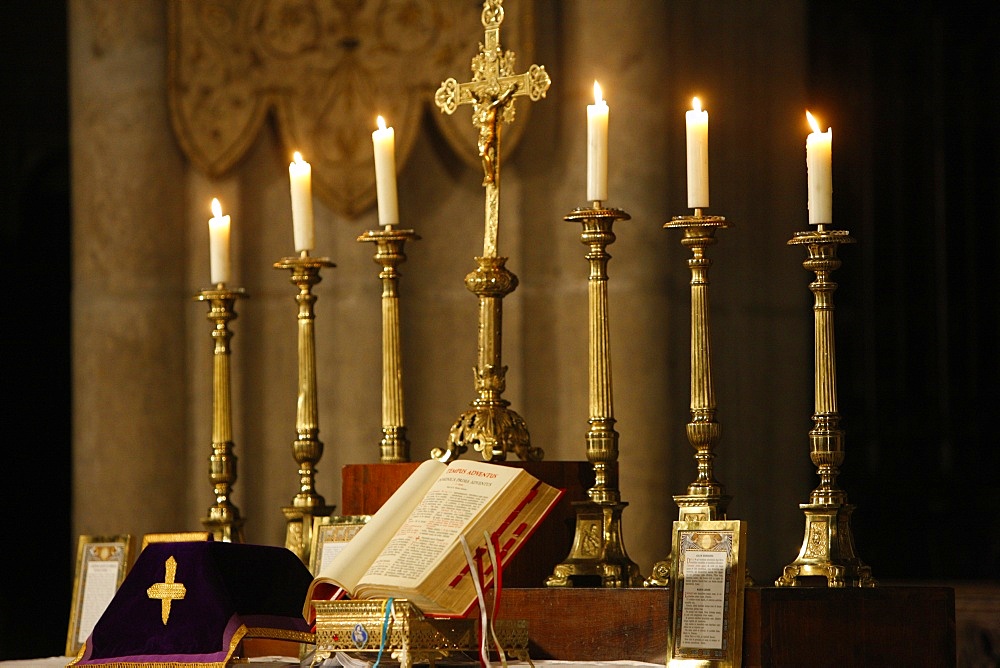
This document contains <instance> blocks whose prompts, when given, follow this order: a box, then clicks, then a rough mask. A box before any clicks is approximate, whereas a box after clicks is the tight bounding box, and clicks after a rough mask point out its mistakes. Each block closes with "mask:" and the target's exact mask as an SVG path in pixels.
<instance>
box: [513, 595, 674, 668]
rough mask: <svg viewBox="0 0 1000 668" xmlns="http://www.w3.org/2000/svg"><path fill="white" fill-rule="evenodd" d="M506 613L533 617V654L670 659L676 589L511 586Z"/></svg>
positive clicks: (569, 658) (589, 658)
mask: <svg viewBox="0 0 1000 668" xmlns="http://www.w3.org/2000/svg"><path fill="white" fill-rule="evenodd" d="M500 617H501V618H508V619H526V620H527V621H528V637H529V639H530V642H529V645H528V651H529V653H530V655H531V658H532V659H556V660H561V661H620V660H626V659H627V660H632V661H647V662H649V663H664V661H665V658H666V655H667V630H668V625H669V623H670V622H669V620H670V590H669V589H665V588H662V587H657V588H649V589H506V590H504V591H503V592H502V593H501V596H500Z"/></svg>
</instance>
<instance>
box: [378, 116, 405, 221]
mask: <svg viewBox="0 0 1000 668" xmlns="http://www.w3.org/2000/svg"><path fill="white" fill-rule="evenodd" d="M377 122H378V130H376V131H375V132H373V133H372V144H373V145H374V147H375V192H376V193H377V195H378V221H379V224H380V225H382V226H383V227H384V228H385V229H389V228H390V227H392V226H393V225H397V224H399V202H398V200H397V198H396V133H395V131H394V130H393V129H392V128H387V127H385V119H384V118H382V117H381V116H379V117H378V121H377Z"/></svg>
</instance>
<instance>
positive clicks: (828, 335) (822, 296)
mask: <svg viewBox="0 0 1000 668" xmlns="http://www.w3.org/2000/svg"><path fill="white" fill-rule="evenodd" d="M852 243H854V239H853V238H851V237H850V236H849V235H848V233H847V231H846V230H824V229H819V230H816V231H807V232H796V233H795V236H794V237H793V238H792V239H791V240H789V242H788V244H789V245H804V246H806V249H807V251H808V253H809V257H808V258H807V259H806V260H805V261H804V262H803V263H802V266H803V267H805V269H806V270H807V271H812V272H814V273H815V274H816V280H815V281H813V282H812V283H810V284H809V289H810V291H811V292H812V293H813V296H814V303H813V323H814V330H815V336H814V338H815V341H814V346H815V348H814V355H815V378H814V392H815V412H814V413H813V416H812V420H813V428H812V429H811V430H810V431H809V443H810V453H809V459H810V460H811V461H812V463H813V464H814V465H815V466H816V473H817V475H819V479H820V481H819V485H818V486H817V487H816V488H815V489H814V490H813V491H812V493H811V494H810V495H809V503H804V504H800V505H799V507H800V508H802V511H803V513H805V519H806V527H805V537H804V538H803V541H802V548H801V549H800V550H799V556H798V557H797V558H796V559H795V561H793V562H792V563H791V564H789V565H788V566H785V568H784V571H783V573H782V575H781V577H779V578H778V579H777V580H776V581H775V584H776V585H778V586H779V587H796V586H799V585H802V584H803V583H804V580H803V578H814V577H821V578H825V579H826V583H827V585H828V586H829V587H844V586H845V585H847V584H850V585H853V586H858V587H874V586H875V585H876V581H875V579H874V578H873V577H872V573H871V568H869V567H868V566H866V565H865V564H864V563H862V562H861V560H860V559H858V557H857V555H856V554H855V550H854V537H853V535H852V531H851V514H852V513H853V511H854V506H853V505H851V504H849V503H847V493H846V492H845V491H844V490H842V489H841V488H840V487H839V486H838V485H837V476H838V475H839V474H840V465H841V464H842V463H843V462H844V432H843V430H842V429H841V428H840V413H839V412H838V409H837V367H836V358H835V351H836V346H835V345H834V328H833V293H834V291H835V290H836V289H837V284H836V283H834V282H833V281H831V280H830V275H831V273H833V271H834V270H836V269H838V268H839V267H840V264H841V262H840V259H838V258H837V248H838V246H840V245H841V244H852Z"/></svg>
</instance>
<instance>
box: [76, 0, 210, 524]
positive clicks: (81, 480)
mask: <svg viewBox="0 0 1000 668" xmlns="http://www.w3.org/2000/svg"><path fill="white" fill-rule="evenodd" d="M166 28H167V27H166V3H165V2H162V1H161V0H150V1H148V2H141V3H137V2H133V1H132V0H101V1H99V2H97V1H92V0H71V2H70V3H69V41H70V44H69V54H70V55H69V60H70V67H69V69H70V107H71V126H70V135H71V148H72V151H71V154H72V165H71V169H72V190H73V300H72V305H73V306H72V308H73V344H72V354H73V431H74V435H73V459H74V461H73V495H74V501H73V513H74V518H73V523H74V530H75V531H76V532H77V533H131V534H133V535H134V536H135V537H136V539H137V540H138V539H141V536H142V534H144V533H148V532H151V531H178V530H195V529H200V527H198V526H190V520H188V518H186V517H185V512H184V511H185V507H184V504H183V489H184V487H185V486H186V484H187V481H186V477H185V475H184V466H183V452H184V450H185V429H184V425H185V416H184V411H185V387H184V373H183V365H184V360H185V350H184V342H185V334H184V322H185V313H186V311H187V310H188V309H189V308H191V304H190V301H191V297H192V295H190V294H187V292H188V291H187V289H186V283H185V266H186V264H185V262H186V253H187V249H186V244H185V240H186V234H185V225H184V222H183V221H184V220H185V217H184V213H185V211H184V191H183V183H184V180H183V178H182V173H183V164H182V161H181V159H180V156H179V153H178V150H177V147H176V144H175V142H174V139H173V136H172V132H171V128H170V122H169V118H168V115H167V103H166V71H167V70H166V53H167V52H166V37H167V29H166ZM206 485H207V483H206Z"/></svg>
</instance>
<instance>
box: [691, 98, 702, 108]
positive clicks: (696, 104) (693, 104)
mask: <svg viewBox="0 0 1000 668" xmlns="http://www.w3.org/2000/svg"><path fill="white" fill-rule="evenodd" d="M691 108H692V109H694V110H695V111H701V100H699V99H698V98H696V97H693V98H691Z"/></svg>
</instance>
